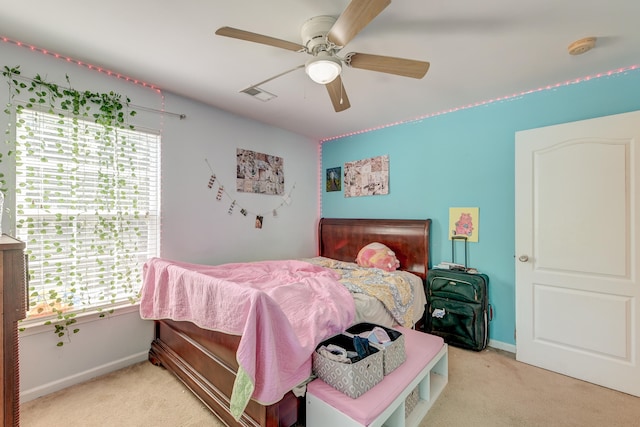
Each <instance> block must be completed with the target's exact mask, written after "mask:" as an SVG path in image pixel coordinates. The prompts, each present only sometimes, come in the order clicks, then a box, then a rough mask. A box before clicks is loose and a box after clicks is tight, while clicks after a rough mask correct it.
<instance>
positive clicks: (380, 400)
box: [307, 326, 444, 426]
mask: <svg viewBox="0 0 640 427" xmlns="http://www.w3.org/2000/svg"><path fill="white" fill-rule="evenodd" d="M396 329H397V330H399V331H400V332H402V333H403V334H404V336H405V341H404V342H405V351H406V353H407V360H406V361H405V362H404V363H403V364H402V365H400V366H399V367H398V368H396V369H395V370H394V371H393V372H391V373H390V374H389V375H387V376H385V377H384V379H383V380H382V381H381V382H380V383H378V384H377V385H376V386H375V387H373V388H372V389H371V390H369V391H367V392H366V393H364V394H363V395H362V396H360V397H359V398H357V399H352V398H350V397H349V396H347V395H345V394H344V393H342V392H340V391H338V390H336V389H335V388H333V387H331V386H330V385H328V384H327V383H325V382H324V381H322V380H320V379H316V380H314V381H312V382H310V383H309V384H308V385H307V393H311V394H312V395H314V396H316V397H317V398H319V399H320V400H322V401H324V402H326V403H328V404H329V405H331V406H332V407H334V408H336V409H337V410H338V411H340V412H342V413H344V414H347V415H348V416H349V417H351V418H353V419H354V420H356V421H357V422H358V423H360V424H362V425H365V426H368V425H369V424H371V423H372V422H373V420H375V419H376V418H377V417H378V416H379V415H380V414H381V413H382V411H384V410H385V409H386V408H387V407H388V406H389V405H391V403H392V402H393V401H394V400H395V399H396V398H397V397H398V396H399V395H400V393H402V391H403V390H404V389H406V388H407V386H408V385H409V383H410V382H411V381H412V380H413V379H414V378H416V377H417V376H418V374H419V373H420V372H421V371H422V370H423V369H424V368H425V366H427V365H428V364H429V362H430V361H431V359H433V358H434V357H435V355H436V354H438V352H439V351H440V350H441V349H442V346H443V345H444V340H443V339H442V338H441V337H437V336H435V335H429V334H425V333H423V332H419V331H414V330H412V329H408V328H404V327H402V326H400V327H397V328H396Z"/></svg>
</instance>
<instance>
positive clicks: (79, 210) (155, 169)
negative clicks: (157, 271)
mask: <svg viewBox="0 0 640 427" xmlns="http://www.w3.org/2000/svg"><path fill="white" fill-rule="evenodd" d="M16 119H17V125H16V139H17V146H16V234H17V237H18V238H19V239H21V240H22V241H24V242H26V244H27V249H26V252H27V254H28V256H29V273H30V280H29V290H28V292H29V307H28V316H27V320H30V319H36V318H37V319H40V318H42V317H47V316H51V317H58V316H59V313H63V312H64V313H68V312H78V311H86V310H98V311H100V310H104V309H105V308H108V307H113V306H115V305H119V304H123V303H127V302H134V301H135V300H136V299H137V297H138V294H139V291H140V287H141V282H142V265H143V264H144V262H145V261H146V260H147V259H148V258H149V257H152V256H157V255H158V254H159V237H160V236H159V234H160V231H159V227H160V205H159V202H160V200H159V195H160V179H159V173H160V135H158V134H154V133H152V132H142V131H138V130H129V129H120V128H105V127H104V126H102V125H97V124H96V123H94V122H91V121H82V120H78V119H77V118H68V117H63V116H61V115H56V114H49V113H44V112H40V111H35V110H30V109H27V108H23V109H20V110H19V111H18V113H17V117H16Z"/></svg>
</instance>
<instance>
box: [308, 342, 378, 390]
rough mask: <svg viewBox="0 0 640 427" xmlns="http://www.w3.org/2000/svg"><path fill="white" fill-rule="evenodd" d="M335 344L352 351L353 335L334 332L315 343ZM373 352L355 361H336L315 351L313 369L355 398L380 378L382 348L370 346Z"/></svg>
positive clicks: (325, 380) (331, 384) (334, 386)
mask: <svg viewBox="0 0 640 427" xmlns="http://www.w3.org/2000/svg"><path fill="white" fill-rule="evenodd" d="M328 344H335V345H337V346H339V347H342V348H344V349H345V350H347V351H355V347H354V345H353V338H352V337H348V336H346V335H342V334H340V335H335V336H333V337H331V338H329V339H327V340H325V341H323V342H321V343H320V344H319V345H318V348H319V347H321V346H323V345H328ZM371 352H372V354H371V355H370V356H367V357H365V358H364V359H361V360H359V361H357V362H355V363H343V362H338V361H335V360H332V359H329V358H327V357H324V356H323V355H321V354H320V353H318V352H317V351H315V352H314V353H313V358H312V361H313V373H314V374H315V375H317V376H318V378H320V379H322V380H323V381H324V382H326V383H327V384H329V385H330V386H332V387H333V388H335V389H336V390H339V391H341V392H342V393H344V394H346V395H347V396H349V397H352V398H354V399H356V398H357V397H359V396H361V395H362V394H364V393H365V392H367V391H368V390H369V389H371V388H372V387H373V386H374V385H376V384H378V383H379V382H380V381H382V378H383V377H384V373H383V352H382V351H380V350H378V349H377V348H375V347H372V348H371Z"/></svg>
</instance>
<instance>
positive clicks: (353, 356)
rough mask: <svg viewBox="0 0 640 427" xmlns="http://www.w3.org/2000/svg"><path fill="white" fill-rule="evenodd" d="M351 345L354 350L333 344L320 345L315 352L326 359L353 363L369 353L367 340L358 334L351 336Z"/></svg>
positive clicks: (369, 348)
mask: <svg viewBox="0 0 640 427" xmlns="http://www.w3.org/2000/svg"><path fill="white" fill-rule="evenodd" d="M353 347H354V348H355V350H356V351H347V350H346V349H345V348H343V347H340V346H338V345H335V344H328V345H323V346H320V347H319V348H318V350H317V352H318V353H319V354H321V355H323V356H324V357H326V358H327V359H331V360H335V361H336V362H342V363H355V362H357V361H359V360H362V359H364V358H365V357H367V356H370V355H371V347H370V346H369V340H368V339H367V338H362V337H360V336H357V335H356V336H354V337H353Z"/></svg>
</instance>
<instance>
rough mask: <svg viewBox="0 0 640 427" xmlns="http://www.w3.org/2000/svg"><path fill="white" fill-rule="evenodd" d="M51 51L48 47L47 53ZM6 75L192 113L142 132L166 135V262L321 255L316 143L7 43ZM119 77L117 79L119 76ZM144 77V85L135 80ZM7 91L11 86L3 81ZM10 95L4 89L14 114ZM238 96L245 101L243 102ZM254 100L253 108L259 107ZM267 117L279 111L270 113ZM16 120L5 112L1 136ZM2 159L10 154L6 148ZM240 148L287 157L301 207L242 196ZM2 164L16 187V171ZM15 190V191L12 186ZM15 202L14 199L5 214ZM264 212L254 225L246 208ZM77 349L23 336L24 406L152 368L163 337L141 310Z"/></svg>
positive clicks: (158, 120)
mask: <svg viewBox="0 0 640 427" xmlns="http://www.w3.org/2000/svg"><path fill="white" fill-rule="evenodd" d="M40 47H42V48H46V46H40ZM0 58H2V64H0V66H4V65H7V66H10V67H13V66H16V65H20V69H21V71H22V74H23V76H26V77H32V76H34V75H36V74H40V75H41V76H42V77H43V78H44V79H45V80H47V81H50V82H56V83H58V84H60V85H62V86H65V85H66V83H65V74H67V75H69V78H70V80H71V84H72V85H73V87H74V88H76V89H82V90H85V89H88V90H92V91H111V90H113V91H116V92H119V93H122V94H123V95H127V96H129V98H131V102H132V103H133V104H135V105H141V106H144V107H150V108H155V109H162V108H164V109H165V110H166V111H169V112H175V113H182V114H186V116H187V117H186V119H184V120H180V119H178V118H176V117H173V116H169V115H166V116H164V117H162V116H160V115H158V114H156V113H146V112H144V111H142V110H138V112H139V114H138V116H136V122H135V124H136V125H139V126H145V127H149V128H153V129H158V130H161V132H162V186H163V187H162V188H163V189H162V196H161V197H162V242H161V244H162V249H161V251H162V252H161V255H162V256H163V257H166V258H171V259H178V260H184V261H189V262H197V263H222V262H233V261H249V260H258V259H282V258H296V257H307V256H312V255H314V254H315V253H316V243H315V235H316V225H317V219H318V218H317V212H318V197H317V176H318V172H317V170H318V169H317V168H318V147H317V143H316V142H315V141H312V140H309V139H308V138H306V137H302V136H299V135H296V134H292V133H289V132H286V131H283V130H281V129H278V128H273V127H270V126H267V125H264V124H262V123H258V122H255V121H252V120H247V119H244V118H241V117H238V116H235V115H232V114H229V113H226V112H224V111H221V110H218V109H215V108H212V107H209V106H206V105H204V104H201V103H197V102H194V101H191V100H188V99H186V98H183V97H180V96H176V95H174V94H171V93H164V94H163V96H161V95H160V94H158V93H157V92H155V91H153V90H151V89H148V88H143V87H141V86H138V85H134V84H132V83H128V82H126V81H123V80H120V79H117V78H114V77H110V76H107V75H105V74H102V73H99V72H96V71H91V70H88V69H87V68H85V67H81V66H78V65H76V64H73V63H68V62H66V61H64V60H60V59H56V58H53V57H51V56H48V55H44V54H42V53H39V52H32V51H30V50H29V49H27V48H24V47H18V46H15V45H12V44H8V43H2V42H0ZM114 71H117V70H114ZM131 77H133V78H136V76H131ZM0 83H2V84H4V82H0ZM7 96H8V91H6V90H0V101H1V102H2V104H3V105H5V104H6V103H7V101H8V99H7ZM238 96H243V95H241V94H238ZM249 101H253V100H251V99H249ZM265 108H272V107H271V106H269V105H268V103H267V104H265ZM6 123H7V117H6V115H5V114H3V113H1V112H0V128H1V129H3V130H4V129H5V128H6ZM0 145H2V147H1V148H0V150H3V151H4V152H6V149H7V147H6V146H5V145H4V144H0ZM236 148H244V149H250V150H253V151H258V152H262V153H267V154H272V155H277V156H280V157H283V159H284V171H285V188H286V192H289V191H290V190H291V188H292V186H293V185H294V184H295V188H294V189H293V190H292V191H291V204H289V205H284V206H282V207H280V208H279V209H278V210H277V217H275V218H274V217H273V216H272V210H273V209H274V208H277V207H279V206H280V205H281V204H282V202H283V199H282V198H280V197H278V196H267V195H258V194H248V193H236V191H235V161H236V160H235V159H236ZM205 158H206V159H208V161H209V163H210V164H211V166H212V168H213V169H214V172H215V174H216V176H217V177H218V180H219V181H220V182H221V183H222V184H223V185H224V186H225V189H226V190H227V192H228V193H229V195H230V197H232V198H233V199H235V200H236V201H237V204H238V207H236V209H235V211H234V213H233V214H232V215H229V214H228V213H227V211H228V208H229V205H230V203H231V199H229V198H227V197H226V196H225V197H223V199H222V201H220V202H218V201H216V199H215V191H214V190H215V189H216V187H214V190H210V189H208V187H207V183H208V180H209V176H210V175H211V171H210V169H209V166H208V165H207V164H206V163H205ZM7 160H8V159H7V158H6V156H5V157H3V162H2V163H1V164H0V171H2V172H3V173H4V174H5V176H6V177H7V178H8V181H9V184H10V185H9V188H14V187H15V184H13V182H14V181H13V175H14V172H13V166H12V165H11V162H10V161H7ZM12 185H13V187H12ZM14 203H15V201H14V197H13V195H12V194H9V195H8V197H7V201H6V203H5V206H8V207H11V206H12V205H13V204H14ZM240 207H244V208H245V209H247V210H248V211H250V212H252V213H254V215H253V216H251V215H249V216H247V217H244V216H242V215H241V214H240V212H239V210H240V209H239V208H240ZM255 213H265V215H264V224H263V228H262V229H255V228H254V220H255ZM4 219H5V221H3V231H4V232H6V233H8V234H13V231H14V226H13V217H12V215H10V214H9V215H5V218H4ZM79 328H80V332H79V333H78V334H76V335H73V336H72V339H71V342H67V343H66V344H65V345H64V346H62V347H56V345H55V343H56V342H57V338H56V336H55V335H54V334H53V332H52V330H51V329H49V328H45V327H37V328H31V329H28V330H27V331H26V332H23V333H21V336H20V370H21V372H20V375H21V399H22V400H23V401H26V400H31V399H34V398H36V397H38V396H41V395H44V394H47V393H50V392H53V391H56V390H59V389H61V388H64V387H67V386H69V385H72V384H75V383H78V382H81V381H84V380H87V379H90V378H92V377H94V376H96V375H100V374H104V373H107V372H109V371H112V370H115V369H118V368H121V367H124V366H127V365H129V364H132V363H135V362H138V361H143V360H145V359H146V357H147V351H148V349H149V344H150V341H151V339H152V335H153V328H152V323H151V322H148V321H143V320H141V319H140V317H139V315H138V311H137V308H136V307H133V308H129V309H128V310H123V311H121V312H118V313H116V314H115V315H112V316H110V317H109V318H107V319H97V318H96V317H94V316H92V317H90V318H83V319H82V320H81V321H80V326H79Z"/></svg>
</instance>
